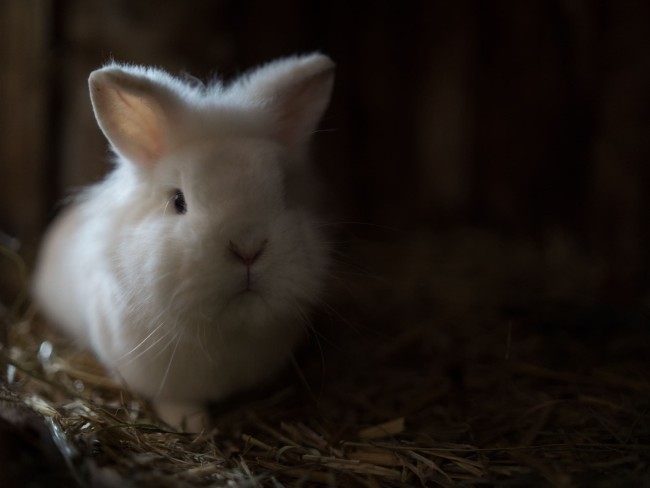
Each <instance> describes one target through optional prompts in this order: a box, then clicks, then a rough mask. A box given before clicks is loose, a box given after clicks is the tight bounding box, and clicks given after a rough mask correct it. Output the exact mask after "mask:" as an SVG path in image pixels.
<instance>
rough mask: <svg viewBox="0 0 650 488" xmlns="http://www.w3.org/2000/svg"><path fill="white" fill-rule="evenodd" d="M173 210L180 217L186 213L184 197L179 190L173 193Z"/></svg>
mask: <svg viewBox="0 0 650 488" xmlns="http://www.w3.org/2000/svg"><path fill="white" fill-rule="evenodd" d="M174 208H175V209H176V213H177V214H179V215H182V214H184V213H185V212H187V203H185V195H183V192H182V191H180V190H176V191H175V192H174Z"/></svg>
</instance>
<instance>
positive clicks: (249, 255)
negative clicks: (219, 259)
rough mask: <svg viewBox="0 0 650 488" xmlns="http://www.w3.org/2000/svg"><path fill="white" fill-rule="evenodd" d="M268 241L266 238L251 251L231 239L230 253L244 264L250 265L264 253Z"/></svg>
mask: <svg viewBox="0 0 650 488" xmlns="http://www.w3.org/2000/svg"><path fill="white" fill-rule="evenodd" d="M267 242H268V241H266V240H265V241H264V242H262V243H261V244H260V245H259V246H257V248H254V250H253V251H250V250H244V249H243V248H242V247H240V246H238V245H237V244H235V243H234V242H232V241H230V243H229V245H228V249H230V253H231V254H232V255H233V257H235V259H237V260H238V261H241V263H242V264H243V265H244V266H246V267H250V266H252V265H253V263H255V261H257V260H258V258H259V257H260V256H261V255H262V252H263V251H264V247H265V246H266V243H267Z"/></svg>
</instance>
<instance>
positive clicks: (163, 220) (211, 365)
mask: <svg viewBox="0 0 650 488" xmlns="http://www.w3.org/2000/svg"><path fill="white" fill-rule="evenodd" d="M332 82H333V63H332V62H331V61H330V60H329V59H328V58H327V57H325V56H322V55H319V54H314V55H308V56H302V57H291V58H287V59H281V60H278V61H275V62H272V63H270V64H268V65H265V66H262V67H261V68H258V69H256V70H253V71H251V72H250V73H248V74H246V75H244V76H243V77H241V78H239V79H238V80H236V81H235V82H233V83H231V84H229V85H224V84H222V83H221V82H218V81H217V82H213V83H212V84H211V85H209V86H207V87H202V86H197V85H196V84H190V83H185V82H183V81H182V80H180V79H177V78H174V77H172V76H170V75H169V74H167V73H165V72H164V71H161V70H158V69H153V68H144V67H137V66H127V65H120V64H110V65H108V66H106V67H104V68H102V69H99V70H97V71H95V72H93V73H92V74H91V75H90V80H89V84H90V92H91V98H92V102H93V108H94V110H95V115H96V117H97V121H98V123H99V125H100V127H101V129H102V130H103V132H104V134H105V135H106V137H107V138H108V140H109V141H110V143H111V146H112V148H113V150H114V152H115V153H116V165H115V168H114V170H113V171H112V172H111V173H110V174H109V175H108V176H107V178H106V179H105V180H104V181H102V182H100V183H99V184H97V185H95V186H93V187H90V188H89V189H87V190H86V191H84V192H83V193H82V194H81V195H80V196H79V198H78V199H77V201H76V202H75V203H74V204H72V205H71V206H70V207H69V208H68V209H66V211H65V212H64V213H63V214H62V215H61V216H60V217H59V218H58V220H57V221H56V222H55V223H54V224H53V225H52V227H51V228H50V230H49V232H48V234H47V235H46V238H45V240H44V243H43V247H42V251H41V255H40V259H39V262H38V266H37V270H36V273H35V277H34V294H35V297H36V299H37V302H38V303H39V304H40V305H41V307H42V309H43V311H44V313H45V314H46V315H47V316H49V317H50V318H51V319H52V320H53V321H54V322H55V323H57V324H58V325H60V326H61V327H62V328H64V329H65V330H66V331H67V332H69V333H70V334H71V335H73V336H74V337H78V338H80V339H82V340H83V341H84V342H85V343H86V344H87V345H89V346H90V347H91V348H92V349H93V350H94V351H95V353H96V354H97V355H98V356H99V358H100V359H101V360H102V361H103V362H104V364H105V365H106V366H107V367H108V368H109V369H111V370H113V371H114V372H115V373H116V374H118V375H119V376H120V377H121V378H123V379H124V380H126V382H127V383H128V384H129V385H130V386H131V387H132V388H133V389H135V390H137V391H138V392H140V393H142V394H144V395H145V396H147V397H148V398H150V399H152V400H153V401H154V405H156V406H157V408H158V409H159V412H160V413H161V415H163V417H164V418H166V420H168V421H169V422H170V423H172V424H173V425H176V426H179V425H180V424H181V421H182V419H183V418H184V417H185V416H187V415H189V414H191V413H193V412H194V411H196V410H200V409H201V407H202V405H203V404H204V403H206V402H208V401H216V400H220V399H223V398H224V397H226V396H228V395H230V394H232V393H233V392H236V391H238V390H241V389H245V388H249V387H252V386H254V385H256V384H258V383H260V382H262V381H264V380H265V379H267V378H269V377H270V376H272V375H273V374H274V373H276V372H277V371H278V369H279V368H281V367H282V365H283V364H284V363H285V361H286V359H287V357H288V355H289V353H290V350H291V348H292V347H293V346H294V345H295V343H296V342H297V340H298V339H299V338H300V336H301V333H302V331H303V330H304V327H305V320H306V315H305V314H306V313H307V310H308V308H309V306H310V305H312V304H313V303H314V302H315V301H316V300H317V299H318V296H319V293H320V291H321V286H322V281H323V274H324V272H325V268H326V254H325V249H324V246H323V242H322V239H321V238H320V237H319V235H318V233H317V231H316V229H315V228H314V224H313V218H312V216H311V215H310V212H309V209H308V202H305V201H303V200H302V199H300V198H298V197H297V196H296V195H301V194H302V195H304V194H305V192H304V191H296V189H295V188H289V186H290V185H301V184H305V181H306V177H307V175H308V169H307V162H306V160H305V149H306V145H307V143H308V142H309V139H310V137H311V135H312V133H313V132H314V130H315V128H316V126H317V124H318V122H319V119H320V117H321V116H322V113H323V112H324V110H325V108H326V106H327V103H328V101H329V96H330V91H331V87H332ZM176 189H180V190H182V191H183V193H184V195H185V199H186V202H187V213H186V214H178V213H177V212H176V211H175V208H174V203H173V197H174V193H175V191H176ZM307 193H308V192H307ZM233 246H234V249H236V250H237V252H239V253H240V254H244V255H253V254H255V253H256V252H258V251H260V250H261V253H260V254H259V257H258V259H257V260H256V261H255V262H254V263H253V264H252V265H250V269H247V266H246V264H245V263H243V262H242V261H241V260H240V259H239V258H237V257H236V255H235V254H234V253H233V250H232V249H233ZM249 277H250V278H249ZM247 288H249V289H247Z"/></svg>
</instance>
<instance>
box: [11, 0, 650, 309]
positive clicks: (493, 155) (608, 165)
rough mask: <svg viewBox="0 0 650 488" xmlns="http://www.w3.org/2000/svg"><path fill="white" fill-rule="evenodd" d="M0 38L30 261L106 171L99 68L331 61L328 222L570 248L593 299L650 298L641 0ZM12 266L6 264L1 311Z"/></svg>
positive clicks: (319, 152) (14, 209) (128, 9)
mask: <svg viewBox="0 0 650 488" xmlns="http://www.w3.org/2000/svg"><path fill="white" fill-rule="evenodd" d="M0 36H2V42H0V63H1V64H0V69H1V72H0V77H1V78H0V80H1V84H0V90H1V91H0V103H1V107H2V108H1V110H0V128H1V129H0V231H2V232H3V233H4V234H5V235H4V236H3V237H2V244H4V245H5V246H8V247H12V246H14V247H16V246H15V244H16V242H15V241H13V240H11V239H9V238H8V237H7V236H12V237H13V238H16V239H18V240H19V241H20V242H21V243H22V247H21V248H20V253H21V255H22V256H23V257H24V258H25V259H26V261H27V263H28V264H30V263H31V260H32V259H33V255H34V250H35V248H36V246H37V243H38V240H39V236H40V235H41V232H42V231H43V229H44V228H45V226H46V224H47V222H48V221H49V220H50V219H51V218H52V216H53V215H54V212H55V210H54V209H55V205H56V202H57V201H59V200H60V198H61V197H62V196H63V195H65V194H66V191H68V190H69V189H70V188H73V187H75V186H78V185H81V184H86V183H88V182H90V181H93V180H95V179H97V178H98V177H99V176H100V175H102V174H103V173H104V172H105V170H106V166H105V164H104V161H105V159H106V155H107V151H106V143H105V140H104V139H103V137H102V135H101V133H100V131H99V129H98V128H97V126H96V124H95V122H94V119H93V118H92V113H91V108H90V103H89V99H88V92H87V85H86V83H87V81H86V80H87V77H88V74H89V73H90V71H92V70H93V69H95V68H97V67H99V66H101V64H102V63H103V62H105V61H107V60H109V59H110V58H115V59H116V60H120V61H127V62H132V63H140V64H153V65H159V66H162V67H164V68H166V69H168V70H170V71H172V72H181V71H186V72H189V73H192V74H194V75H196V76H198V77H201V78H204V79H207V78H210V77H212V76H214V75H215V74H218V75H220V76H224V77H230V76H233V75H235V74H237V73H240V72H241V71H243V70H245V69H247V68H249V67H251V66H253V65H256V64H258V63H260V62H264V61H268V60H270V59H272V58H275V57H279V56H284V55H289V54H293V53H302V52H309V51H313V50H319V51H322V52H324V53H326V54H328V55H330V56H331V57H332V58H333V59H334V60H335V61H336V63H337V66H338V68H337V82H336V88H335V91H334V94H333V101H332V105H331V107H330V109H329V110H328V112H327V114H326V116H325V118H324V121H323V123H322V128H323V129H325V130H324V131H322V132H320V133H319V134H318V135H317V137H316V141H315V151H314V156H315V164H316V165H317V167H318V169H319V171H320V173H321V175H322V176H321V178H322V179H323V181H324V183H325V187H326V188H327V189H328V191H327V193H326V194H327V195H328V199H329V202H330V203H329V209H330V210H331V215H332V219H333V220H334V221H335V222H339V221H345V222H356V223H359V224H372V226H373V228H374V229H392V230H394V231H395V232H398V233H399V236H400V239H402V240H406V241H408V240H409V239H410V236H421V235H422V233H423V232H424V233H426V234H431V235H446V234H447V233H453V232H455V230H456V229H461V228H468V227H469V228H475V229H482V230H485V231H487V232H489V233H491V234H493V235H497V236H499V237H498V238H499V239H501V240H504V241H510V240H512V241H518V242H520V241H525V242H527V243H528V244H529V245H531V246H533V247H537V248H539V249H540V256H543V255H544V249H546V248H548V247H549V246H552V243H556V242H558V241H562V242H564V243H570V247H571V249H574V250H577V251H576V252H577V253H578V255H580V256H581V257H584V258H585V259H588V260H590V261H589V262H594V263H598V266H599V267H600V268H599V269H603V270H604V271H603V273H604V274H603V275H602V276H601V278H602V280H601V281H600V282H599V286H598V289H597V291H596V293H597V294H598V296H599V300H601V301H603V302H608V303H610V302H611V303H617V304H620V303H624V304H630V305H642V304H644V303H645V301H646V295H647V290H648V276H649V271H650V270H649V269H648V265H649V261H648V252H647V248H648V244H649V234H648V227H649V226H648V215H649V210H650V198H649V196H648V192H647V191H646V187H647V186H648V183H649V182H650V174H649V173H650V170H649V169H648V163H649V156H650V111H649V110H650V100H649V98H650V3H649V2H645V1H638V2H632V1H586V0H584V1H582V0H558V1H526V2H518V1H491V2H484V1H480V0H475V1H469V0H454V1H446V2H442V1H403V2H390V1H365V0H364V1H356V2H336V1H334V2H333V1H327V2H325V1H301V0H276V1H273V2H268V1H239V0H221V1H207V0H204V1H199V0H185V1H183V2H177V1H171V0H159V1H158V2H149V1H144V0H119V1H100V0H50V1H45V0H8V1H4V2H2V3H1V4H0ZM358 227H359V229H357V230H355V232H358V233H361V234H363V232H364V230H363V229H367V228H370V227H371V226H370V225H359V226H358ZM366 237H367V238H369V239H370V240H372V239H375V238H377V239H383V238H384V236H377V235H376V234H375V235H374V236H369V237H368V236H366ZM414 239H415V237H414ZM417 239H420V238H419V237H418V238H417ZM479 245H480V244H479ZM357 249H358V248H357ZM356 252H358V253H360V254H364V251H363V249H361V251H358V250H357V251H356ZM425 255H426V254H425ZM404 257H405V256H404V255H403V252H400V251H398V252H392V253H387V254H386V255H385V256H383V257H381V256H380V257H379V260H381V259H383V260H384V261H390V262H391V263H392V264H396V265H399V262H400V259H402V258H404ZM540 259H541V258H540ZM351 260H352V261H354V260H355V256H354V252H352V254H351ZM16 269H17V268H16V266H15V265H14V264H13V262H12V261H10V260H9V259H6V258H4V257H0V293H1V295H0V298H2V300H4V301H5V303H8V302H11V301H12V300H13V298H14V297H15V294H16V290H17V289H18V288H20V286H21V279H20V276H19V273H18V272H17V271H16Z"/></svg>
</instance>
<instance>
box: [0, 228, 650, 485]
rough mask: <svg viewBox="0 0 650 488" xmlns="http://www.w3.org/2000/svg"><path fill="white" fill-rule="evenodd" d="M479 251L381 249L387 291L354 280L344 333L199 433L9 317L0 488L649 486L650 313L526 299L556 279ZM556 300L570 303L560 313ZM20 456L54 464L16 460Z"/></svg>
mask: <svg viewBox="0 0 650 488" xmlns="http://www.w3.org/2000/svg"><path fill="white" fill-rule="evenodd" d="M481 239H483V237H481V236H478V237H477V236H476V235H472V236H471V239H469V241H468V239H466V238H462V239H456V241H455V242H451V243H450V242H442V243H440V242H434V241H432V240H430V238H429V237H426V239H425V241H426V242H417V240H411V241H410V243H409V244H408V245H406V247H404V245H400V246H401V247H398V248H397V249H392V250H387V249H386V248H382V249H380V250H377V251H376V256H378V259H380V257H381V256H386V255H393V256H397V255H399V256H401V257H402V258H404V257H406V256H410V258H411V259H412V260H414V261H416V262H417V265H415V264H410V263H408V262H404V261H402V262H401V266H399V267H398V269H396V270H394V272H391V271H390V270H384V271H383V273H384V275H385V276H386V280H387V282H389V283H390V284H391V287H390V288H389V289H385V288H384V289H381V287H377V286H376V285H375V286H369V285H368V283H367V282H363V281H362V282H361V286H360V288H358V289H355V288H354V285H351V286H350V290H351V295H352V296H353V297H354V301H355V303H356V305H357V306H358V305H359V304H363V303H367V304H370V307H368V308H366V309H365V310H363V311H362V312H361V313H360V314H359V315H357V316H355V315H354V314H352V313H349V310H345V308H342V309H341V310H342V311H341V312H340V315H339V314H337V315H335V316H334V317H330V318H329V319H328V320H329V321H330V322H333V323H334V325H335V326H337V327H339V330H338V331H337V333H336V334H334V333H332V332H331V330H330V331H329V332H328V331H327V327H324V328H323V329H322V330H323V332H322V334H321V336H320V337H313V338H312V341H311V342H312V343H311V344H308V345H307V346H306V348H305V350H304V351H302V353H301V354H299V355H297V357H296V360H295V362H294V367H293V368H292V369H291V370H289V371H288V372H287V374H285V375H284V376H283V377H282V378H281V379H280V380H279V381H278V383H276V384H275V385H273V388H272V389H270V390H265V391H264V392H262V393H260V394H259V395H258V396H257V397H248V398H241V399H238V400H236V401H233V402H230V403H228V404H226V405H221V406H219V407H218V409H216V408H215V410H214V412H213V413H214V418H213V425H214V428H213V429H212V430H210V431H205V432H200V433H181V432H176V431H174V430H172V429H170V428H169V427H167V426H166V425H164V424H163V423H162V422H161V421H160V420H159V419H158V418H157V417H156V416H155V414H154V412H153V411H152V410H151V408H150V406H149V405H148V404H147V402H145V401H143V400H142V399H141V398H138V397H137V396H136V395H133V394H132V393H130V392H129V391H128V389H127V388H125V387H124V385H121V384H119V383H118V382H116V381H115V380H113V379H111V378H110V377H108V376H107V374H106V373H105V371H104V370H103V369H102V368H101V367H100V366H99V365H98V364H97V363H96V361H95V360H94V358H93V357H92V356H90V355H89V354H87V353H81V352H79V351H78V350H77V349H76V348H75V347H74V345H73V344H71V343H70V341H69V340H67V339H65V338H62V337H61V336H60V335H58V334H57V333H55V332H53V331H52V330H51V329H50V328H49V327H48V326H47V324H44V323H43V322H42V320H41V319H39V317H38V315H37V314H35V313H34V312H33V311H30V312H28V313H27V314H25V315H24V317H23V318H22V319H21V320H8V321H9V322H11V323H10V327H9V329H8V331H9V340H7V341H5V345H4V346H3V348H2V350H1V357H2V361H3V364H2V377H3V379H4V381H5V383H6V384H5V385H4V386H1V387H0V459H6V461H0V463H3V462H4V463H5V466H0V473H3V474H0V486H12V485H11V484H10V483H9V482H6V480H10V481H15V480H21V479H23V478H21V476H23V477H25V476H27V475H25V473H28V474H29V479H30V480H31V482H33V483H35V486H40V485H39V484H38V482H39V480H41V481H42V482H43V483H42V484H43V485H45V484H47V485H48V486H50V487H51V486H66V487H70V486H75V485H76V486H106V487H112V486H121V487H124V486H133V487H137V486H161V487H203V486H211V487H212V486H214V487H218V486H255V487H258V486H259V487H267V486H268V487H278V486H362V487H390V486H442V487H453V486H477V487H480V486H522V487H523V486H549V485H551V486H560V487H563V486H566V487H569V486H596V487H609V486H612V487H614V486H624V485H626V486H644V485H643V483H649V482H650V375H649V372H650V362H649V360H648V355H647V349H648V344H650V340H649V339H650V333H649V329H648V321H647V320H646V316H645V314H644V313H641V314H638V313H636V312H635V313H631V314H629V313H627V312H625V311H620V310H619V311H616V312H611V311H608V312H607V313H605V312H603V309H602V308H598V306H597V304H593V303H585V302H584V301H583V302H580V300H578V299H575V295H572V294H571V293H572V292H571V290H569V291H566V290H567V289H569V288H571V286H574V287H576V288H580V289H582V290H584V289H585V287H584V286H583V285H582V284H581V283H577V284H574V285H567V280H566V279H564V281H562V283H563V284H562V285H561V286H558V287H557V288H554V289H553V291H552V293H551V292H548V293H547V292H545V291H544V290H539V289H538V288H536V289H534V290H533V291H532V292H530V288H526V287H525V286H524V284H525V280H524V279H523V278H522V276H523V275H528V278H527V279H530V280H532V281H533V282H535V283H536V286H539V283H540V275H541V274H544V273H548V272H549V271H548V266H542V269H541V270H540V269H539V267H538V266H539V264H538V263H539V262H541V261H542V260H540V259H539V256H537V255H535V254H534V253H533V252H532V251H530V249H528V248H525V249H523V250H522V249H520V248H517V249H514V250H513V249H512V248H507V247H504V246H502V245H501V244H500V243H495V242H493V241H492V240H489V239H488V240H487V242H482V241H481ZM468 242H471V244H468ZM434 244H435V245H434ZM392 245H393V244H391V246H392ZM502 247H503V249H501V248H502ZM365 249H366V250H368V248H367V247H366V248H365ZM440 249H442V251H440ZM450 249H455V250H456V251H453V252H452V251H450ZM477 249H478V250H477ZM486 249H487V251H486ZM437 252H439V254H436V253H437ZM423 253H424V254H423ZM486 253H487V255H486ZM365 255H366V256H370V257H369V259H371V256H372V252H370V251H368V252H366V253H365ZM504 255H505V256H507V259H506V258H504ZM468 256H469V257H468ZM531 256H532V257H531ZM570 259H571V260H572V263H573V264H572V265H573V266H578V264H576V261H575V260H574V257H573V256H571V257H570ZM513 262H514V264H513V265H512V266H513V268H515V269H514V270H513V269H508V267H507V266H505V265H503V266H502V264H503V263H511V264H512V263H513ZM422 263H427V266H429V267H430V268H431V269H436V270H438V274H435V273H430V270H428V269H424V270H423V269H421V266H422ZM478 263H488V264H487V265H488V266H489V269H488V270H487V271H486V270H485V269H484V268H480V267H478V268H477V266H478ZM367 266H368V267H369V268H372V265H367ZM554 266H555V265H554ZM556 267H557V269H565V267H563V266H562V265H561V263H560V264H557V266H556ZM377 268H378V266H377ZM405 270H406V271H405ZM441 270H442V271H441ZM445 270H447V271H445ZM590 272H592V273H593V270H591V271H590ZM409 273H412V274H415V275H417V277H416V278H413V277H412V276H408V274H409ZM368 276H369V275H366V276H365V277H364V279H367V278H368ZM423 276H426V277H427V279H428V280H429V281H428V282H427V283H424V284H423ZM459 276H461V277H464V278H463V279H464V280H465V281H464V282H463V280H461V279H460V278H459ZM470 276H471V277H472V278H471V279H470V278H468V277H470ZM588 277H589V280H592V279H593V274H589V275H588ZM563 278H566V276H563ZM371 279H374V278H371ZM545 279H546V281H547V282H548V283H551V284H552V283H554V282H555V283H557V282H558V281H559V280H556V279H553V278H552V277H550V278H549V277H548V276H546V278H545ZM472 280H474V281H472ZM476 280H478V281H476ZM414 283H416V285H414ZM562 287H564V288H562ZM359 289H363V290H364V291H363V292H362V294H361V295H359V294H358V290H359ZM467 290H473V291H474V292H476V293H477V295H476V297H474V300H473V301H471V300H469V299H470V298H472V297H471V293H470V294H468V292H467ZM526 290H528V291H529V294H526ZM558 290H560V291H558ZM561 290H564V291H561ZM479 292H481V293H479ZM558 293H562V294H563V297H567V296H572V297H573V299H574V301H573V302H572V303H578V305H577V306H576V307H574V308H570V307H569V308H567V307H566V306H564V305H563V306H561V307H559V308H557V309H553V310H552V311H551V312H549V306H548V304H549V303H558V300H556V298H557V294H558ZM486 294H491V295H490V296H486ZM496 295H498V296H496ZM440 297H443V298H440ZM504 297H506V299H504ZM549 297H554V298H552V299H551V298H549ZM364 301H365V302H364ZM560 302H562V303H564V304H566V300H565V301H560ZM378 304H381V306H378ZM431 304H433V306H432V305H431ZM450 304H455V305H454V306H452V305H450ZM434 309H435V310H434ZM513 310H514V311H513ZM557 310H559V313H557ZM603 315H607V317H606V320H604V319H603ZM360 317H361V318H360ZM5 320H7V319H5ZM603 320H604V321H605V322H606V324H605V325H602V324H603ZM340 322H344V324H343V325H341V323H340ZM584 327H587V330H588V331H590V333H586V332H585V329H584ZM594 331H596V332H594ZM2 439H4V440H2ZM17 445H20V446H24V449H25V452H27V453H29V452H33V453H35V454H33V455H34V458H35V459H39V460H40V461H39V463H40V464H41V465H43V466H45V467H44V468H43V469H42V470H41V471H39V472H36V471H35V470H34V468H33V467H30V466H33V464H30V463H29V462H26V461H24V459H30V458H29V456H27V457H26V456H25V455H22V456H18V457H16V456H14V457H11V455H12V451H16V450H17V448H16V446H17ZM7 456H9V457H7ZM21 459H22V460H23V461H21ZM11 460H14V461H11ZM10 463H13V464H11V465H10ZM21 463H22V464H21ZM10 467H11V469H9V468H10ZM8 473H9V474H8ZM2 476H4V478H3V477H2ZM8 476H13V478H8ZM35 477H36V478H35ZM25 479H27V478H25ZM34 480H36V481H34Z"/></svg>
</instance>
